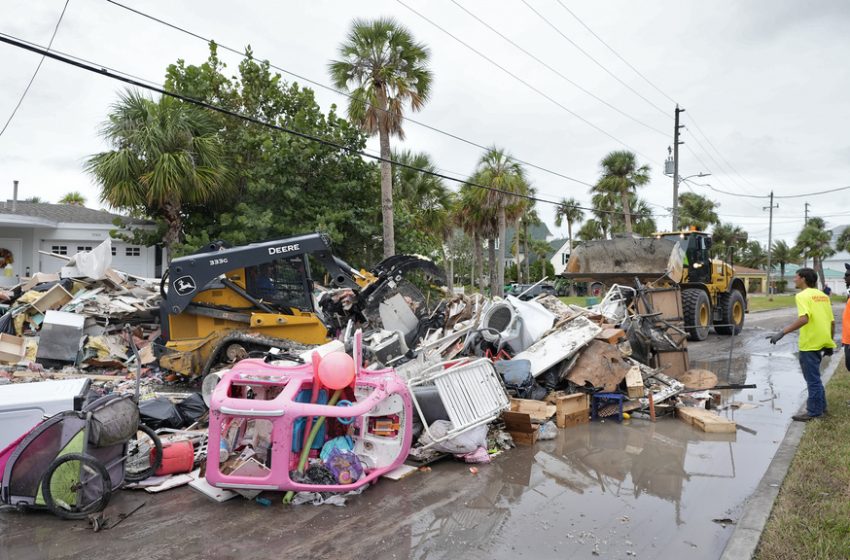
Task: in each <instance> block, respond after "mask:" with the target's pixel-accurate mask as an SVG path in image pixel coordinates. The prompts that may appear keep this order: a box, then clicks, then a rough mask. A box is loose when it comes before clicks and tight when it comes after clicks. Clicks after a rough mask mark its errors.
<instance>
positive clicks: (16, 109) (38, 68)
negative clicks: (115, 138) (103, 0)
mask: <svg viewBox="0 0 850 560" xmlns="http://www.w3.org/2000/svg"><path fill="white" fill-rule="evenodd" d="M70 1H71V0H65V5H64V6H63V7H62V13H61V14H59V19H58V20H57V21H56V27H54V28H53V34H52V35H51V36H50V41H49V42H48V43H47V50H50V47H52V46H53V39H55V38H56V33H57V32H58V31H59V24H61V23H62V18H64V17H65V11H66V10H67V9H68V3H69V2H70ZM42 64H44V57H43V56H42V57H41V60H39V61H38V66H36V67H35V72H33V73H32V77H31V78H30V81H29V83H28V84H27V87H25V88H24V92H23V93H22V94H21V98H20V99H18V104H17V105H15V108H14V109H12V114H11V115H9V118H8V119H6V124H4V125H3V128H2V130H0V136H3V133H4V132H6V129H7V128H9V124H10V123H11V122H12V119H14V118H15V115H16V114H17V113H18V109H20V108H21V103H23V102H24V98H25V97H26V96H27V93H29V90H30V87H31V86H32V83H33V82H34V81H35V77H36V76H37V75H38V71H39V70H41V65H42Z"/></svg>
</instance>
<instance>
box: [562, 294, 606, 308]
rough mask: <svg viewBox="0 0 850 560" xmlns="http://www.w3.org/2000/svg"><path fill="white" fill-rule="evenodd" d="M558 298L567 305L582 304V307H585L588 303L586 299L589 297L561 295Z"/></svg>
mask: <svg viewBox="0 0 850 560" xmlns="http://www.w3.org/2000/svg"><path fill="white" fill-rule="evenodd" d="M558 299H559V300H561V301H563V302H564V303H566V304H567V305H570V304H572V305H580V306H581V307H584V306H585V305H587V301H586V300H587V298H586V297H584V296H560V297H558ZM596 299H601V298H596Z"/></svg>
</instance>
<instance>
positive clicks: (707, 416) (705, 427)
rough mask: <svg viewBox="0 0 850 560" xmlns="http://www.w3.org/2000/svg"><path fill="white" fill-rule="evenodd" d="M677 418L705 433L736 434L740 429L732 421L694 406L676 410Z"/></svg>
mask: <svg viewBox="0 0 850 560" xmlns="http://www.w3.org/2000/svg"><path fill="white" fill-rule="evenodd" d="M676 416H678V417H679V419H680V420H682V421H684V422H686V423H688V424H690V425H691V426H694V427H696V428H699V429H700V430H702V431H703V432H712V433H735V432H736V431H737V429H738V426H737V424H735V422H733V421H732V420H729V419H728V418H723V417H721V416H718V415H717V414H715V413H713V412H711V411H710V410H706V409H704V408H697V407H694V406H683V407H679V408H677V409H676Z"/></svg>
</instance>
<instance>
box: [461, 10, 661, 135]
mask: <svg viewBox="0 0 850 560" xmlns="http://www.w3.org/2000/svg"><path fill="white" fill-rule="evenodd" d="M451 2H452V4H454V5H455V6H457V7H458V8H460V9H461V10H463V11H464V12H466V13H467V14H469V15H470V16H471V17H472V18H473V19H475V20H476V21H477V22H479V23H480V24H481V25H483V26H484V27H486V28H487V29H489V30H490V31H492V32H493V33H495V34H496V35H498V36H499V37H501V38H502V39H504V40H505V41H507V42H508V43H509V44H510V45H512V46H513V47H515V48H516V49H518V50H519V51H521V52H522V53H523V54H525V55H526V56H528V57H529V58H531V59H532V60H534V61H536V62H537V63H538V64H540V65H541V66H543V67H544V68H546V69H547V70H549V71H550V72H552V73H553V74H555V75H557V76H559V77H560V78H561V79H563V80H564V81H565V82H567V83H568V84H570V85H572V86H573V87H575V88H576V89H578V90H579V91H581V92H583V93H585V94H587V95H589V96H590V97H592V98H593V99H595V100H597V101H599V102H600V103H602V104H603V105H605V106H606V107H608V108H609V109H612V110H614V111H616V112H617V113H620V114H621V115H623V116H624V117H626V118H627V119H631V120H632V121H634V122H636V123H637V124H639V125H641V126H643V127H645V128H648V129H649V130H651V131H653V132H656V133H658V134H660V135H662V136H664V137H665V138H669V137H670V134H669V133H668V132H664V131H662V130H659V129H657V128H655V127H654V126H652V125H651V124H647V123H645V122H643V121H642V120H640V119H638V118H637V117H634V116H632V115H630V114H629V113H626V112H625V111H623V110H622V109H620V108H618V107H616V106H614V105H612V104H611V103H609V102H607V101H605V100H604V99H602V98H601V97H599V96H598V95H596V94H595V93H593V92H592V91H590V90H588V89H586V88H584V87H582V86H581V85H580V84H578V83H576V82H574V81H573V80H571V79H570V78H568V77H567V76H565V75H564V74H563V73H561V72H560V71H558V70H557V69H556V68H553V67H552V66H551V65H549V64H547V63H546V62H544V61H543V60H541V59H540V58H539V57H537V56H536V55H534V54H533V53H531V52H529V51H528V50H527V49H525V48H523V47H522V46H520V45H519V44H517V43H516V42H515V41H513V40H512V39H510V38H509V37H507V36H506V35H505V34H504V33H502V32H500V31H499V30H497V29H496V28H494V27H493V26H492V25H490V24H489V23H487V22H486V21H484V20H483V19H481V18H480V17H478V16H477V15H475V14H474V13H473V12H471V11H470V10H469V9H467V8H465V7H464V6H463V5H461V4H460V3H459V2H458V1H457V0H451Z"/></svg>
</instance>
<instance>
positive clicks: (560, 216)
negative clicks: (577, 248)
mask: <svg viewBox="0 0 850 560" xmlns="http://www.w3.org/2000/svg"><path fill="white" fill-rule="evenodd" d="M583 219H584V210H582V209H581V208H579V202H578V200H576V199H574V198H565V199H563V200H561V202H560V203H559V204H558V208H557V210H555V225H556V226H558V227H561V224H562V223H564V222H567V239H568V240H569V242H570V251H572V247H573V224H574V223H579V222H581V221H582V220H583Z"/></svg>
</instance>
